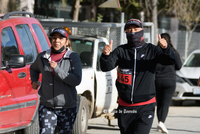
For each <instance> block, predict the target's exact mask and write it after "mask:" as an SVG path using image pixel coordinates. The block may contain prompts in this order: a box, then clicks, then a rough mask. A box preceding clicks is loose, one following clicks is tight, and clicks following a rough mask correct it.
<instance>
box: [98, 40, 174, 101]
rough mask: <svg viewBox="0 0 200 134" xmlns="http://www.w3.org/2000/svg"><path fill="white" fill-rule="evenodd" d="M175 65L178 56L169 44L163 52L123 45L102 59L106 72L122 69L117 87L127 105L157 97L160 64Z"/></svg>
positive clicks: (101, 63) (145, 47)
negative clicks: (155, 84)
mask: <svg viewBox="0 0 200 134" xmlns="http://www.w3.org/2000/svg"><path fill="white" fill-rule="evenodd" d="M157 63H160V64H163V65H171V64H174V63H175V55H174V53H173V51H172V48H171V47H170V46H169V45H168V46H167V48H166V49H161V48H160V47H157V46H155V45H153V44H150V43H145V44H144V45H143V46H141V47H138V48H130V47H129V46H128V45H127V44H125V45H120V46H118V47H117V48H115V49H114V50H113V52H111V53H110V55H104V54H103V53H102V55H101V58H100V66H101V70H102V71H110V70H112V69H114V68H115V67H118V68H117V70H118V77H117V80H116V87H117V90H118V94H119V97H120V98H121V99H122V100H124V101H125V102H127V103H130V104H133V103H138V102H145V101H148V100H150V99H152V98H153V97H155V94H156V93H155V86H154V80H155V68H156V64H157Z"/></svg>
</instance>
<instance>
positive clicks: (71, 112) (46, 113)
mask: <svg viewBox="0 0 200 134" xmlns="http://www.w3.org/2000/svg"><path fill="white" fill-rule="evenodd" d="M76 113H77V110H76V107H75V108H69V109H52V108H48V107H45V106H44V105H42V104H40V107H39V125H40V134H54V130H55V128H56V125H57V127H58V129H59V134H71V132H72V129H73V125H74V122H75V119H76Z"/></svg>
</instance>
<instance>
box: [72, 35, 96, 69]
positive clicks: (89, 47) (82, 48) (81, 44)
mask: <svg viewBox="0 0 200 134" xmlns="http://www.w3.org/2000/svg"><path fill="white" fill-rule="evenodd" d="M70 41H71V46H72V50H73V51H74V52H76V53H77V54H78V55H79V57H80V59H81V62H82V66H83V67H84V66H92V59H93V42H92V41H89V40H80V39H70Z"/></svg>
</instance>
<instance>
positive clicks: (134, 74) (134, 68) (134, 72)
mask: <svg viewBox="0 0 200 134" xmlns="http://www.w3.org/2000/svg"><path fill="white" fill-rule="evenodd" d="M136 56H137V50H136V48H135V53H134V67H133V86H132V91H131V102H132V104H133V92H134V87H135V77H136V59H137V57H136Z"/></svg>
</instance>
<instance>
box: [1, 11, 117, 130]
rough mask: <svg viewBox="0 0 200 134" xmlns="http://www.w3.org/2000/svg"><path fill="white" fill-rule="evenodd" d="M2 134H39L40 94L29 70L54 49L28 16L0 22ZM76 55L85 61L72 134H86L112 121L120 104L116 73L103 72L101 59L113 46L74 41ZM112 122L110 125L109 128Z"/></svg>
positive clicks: (13, 16)
mask: <svg viewBox="0 0 200 134" xmlns="http://www.w3.org/2000/svg"><path fill="white" fill-rule="evenodd" d="M0 32H1V36H0V42H1V44H0V45H1V49H0V52H1V63H0V64H1V70H0V79H1V82H0V133H14V134H21V133H23V134H39V125H38V106H39V96H38V94H37V92H38V91H37V90H33V89H32V87H31V80H30V73H29V68H30V65H31V64H32V63H33V62H34V60H35V59H36V57H37V55H38V53H40V52H42V51H45V50H47V49H49V48H50V46H51V44H50V42H49V37H48V36H47V34H46V33H45V31H44V29H43V27H42V25H41V24H40V22H39V21H38V20H37V19H35V18H34V15H33V14H31V13H28V12H10V13H7V14H5V15H4V16H2V17H1V20H0ZM70 39H71V44H72V49H73V51H75V52H76V53H77V54H79V56H80V59H81V61H82V69H83V71H82V74H83V75H82V82H81V84H80V85H78V86H77V87H76V88H77V93H78V113H77V118H76V121H75V125H74V129H73V134H86V131H87V126H88V119H90V118H95V117H99V116H105V117H106V118H107V119H109V120H111V119H113V118H114V117H113V115H114V113H112V111H113V110H114V109H115V108H116V104H117V90H116V87H115V80H116V78H117V73H116V70H115V69H114V70H112V71H108V72H102V71H101V69H100V65H99V58H100V55H101V53H102V49H103V47H104V46H105V45H106V44H108V40H107V39H106V38H102V37H87V36H75V35H70ZM109 123H110V122H109V121H108V124H109Z"/></svg>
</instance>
